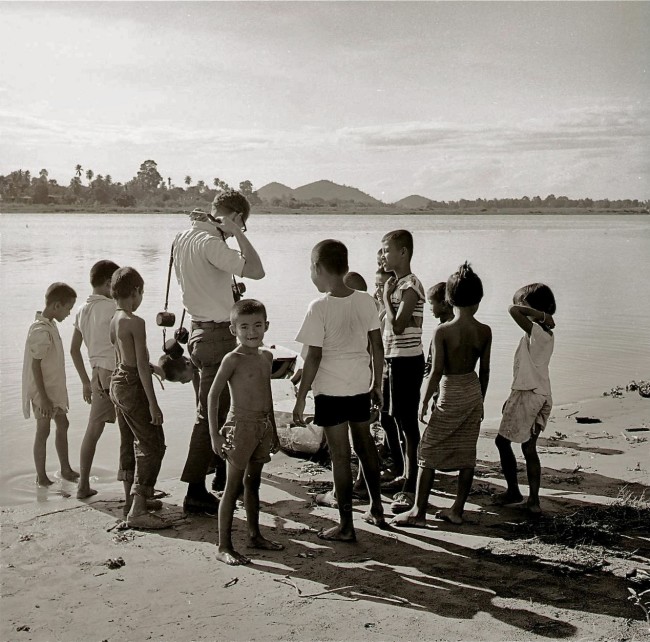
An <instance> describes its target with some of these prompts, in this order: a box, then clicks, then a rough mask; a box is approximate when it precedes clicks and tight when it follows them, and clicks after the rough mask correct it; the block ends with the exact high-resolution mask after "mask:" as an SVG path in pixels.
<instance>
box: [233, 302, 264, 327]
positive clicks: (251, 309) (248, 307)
mask: <svg viewBox="0 0 650 642" xmlns="http://www.w3.org/2000/svg"><path fill="white" fill-rule="evenodd" d="M249 314H261V315H262V316H263V317H264V321H266V306H265V305H264V304H263V303H262V302H261V301H258V300H257V299H240V300H239V301H237V303H235V305H233V306H232V308H230V323H236V321H237V319H238V318H239V317H243V316H246V315H249Z"/></svg>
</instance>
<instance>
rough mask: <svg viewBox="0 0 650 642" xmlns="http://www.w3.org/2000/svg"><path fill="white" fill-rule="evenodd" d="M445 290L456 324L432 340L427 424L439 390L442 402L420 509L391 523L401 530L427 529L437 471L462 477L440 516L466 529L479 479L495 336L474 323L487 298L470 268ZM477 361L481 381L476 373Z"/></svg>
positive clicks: (424, 467) (423, 464)
mask: <svg viewBox="0 0 650 642" xmlns="http://www.w3.org/2000/svg"><path fill="white" fill-rule="evenodd" d="M446 287H447V301H448V302H449V303H450V304H451V305H453V308H454V319H453V320H452V321H449V322H448V323H444V324H441V325H439V326H438V327H437V328H436V330H435V332H434V335H433V372H432V373H431V377H430V378H429V384H428V386H427V389H426V392H425V395H424V399H423V400H422V412H421V415H420V419H421V420H422V421H424V416H425V415H426V414H427V410H428V406H429V402H430V400H431V398H432V397H433V394H434V393H435V392H436V391H437V390H438V389H439V390H440V396H439V398H438V401H437V403H436V404H435V405H434V407H433V410H432V412H431V419H430V421H429V424H428V425H427V427H426V429H425V431H424V434H423V435H422V441H421V442H420V448H419V451H418V458H419V462H418V463H419V466H420V471H419V474H418V486H417V494H416V497H415V506H414V507H413V508H412V509H411V510H410V511H409V512H407V513H403V514H402V515H398V516H397V517H394V518H393V519H392V521H391V524H394V525H396V526H420V527H424V526H425V524H426V512H427V504H428V500H429V493H430V492H431V488H432V487H433V479H434V475H435V469H436V468H437V469H439V470H458V471H459V474H458V490H457V492H456V500H455V501H454V504H453V506H452V507H451V509H449V510H444V511H441V512H440V515H439V516H440V518H441V519H443V520H445V521H448V522H450V523H452V524H457V525H459V524H462V523H463V510H464V508H465V502H466V501H467V497H468V496H469V492H470V490H471V488H472V480H473V479H474V467H475V466H476V442H477V441H478V434H479V430H480V427H481V419H482V418H483V400H484V399H485V393H486V391H487V386H488V379H489V374H490V350H491V346H492V331H491V330H490V327H489V326H487V325H485V324H483V323H479V322H478V321H477V320H476V319H475V318H474V315H475V314H476V311H477V310H478V306H479V302H480V301H481V299H482V298H483V284H482V283H481V279H480V278H479V277H478V275H477V274H475V273H474V271H473V270H472V268H471V267H470V266H469V264H468V263H467V262H465V263H464V264H463V265H461V266H460V268H459V269H458V271H457V272H455V273H454V274H452V275H451V276H450V277H449V279H448V281H447V286H446ZM477 361H480V365H479V374H478V376H477V375H476V372H475V371H474V369H475V367H476V363H477Z"/></svg>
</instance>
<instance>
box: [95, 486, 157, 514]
mask: <svg viewBox="0 0 650 642" xmlns="http://www.w3.org/2000/svg"><path fill="white" fill-rule="evenodd" d="M95 492H96V491H95ZM129 498H130V501H129V500H127V502H126V503H125V504H124V508H123V509H122V512H123V513H124V517H126V516H127V515H128V514H129V513H130V512H131V505H132V504H133V498H132V497H131V496H129ZM162 507H163V503H162V502H161V501H160V500H159V499H151V498H150V497H147V510H148V511H150V510H154V511H155V510H162Z"/></svg>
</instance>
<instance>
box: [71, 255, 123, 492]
mask: <svg viewBox="0 0 650 642" xmlns="http://www.w3.org/2000/svg"><path fill="white" fill-rule="evenodd" d="M118 267H119V265H117V264H115V263H113V261H98V262H97V263H95V265H93V266H92V268H90V284H91V285H92V288H93V293H92V294H91V295H90V296H89V297H88V300H87V301H86V302H85V303H84V304H83V305H82V306H80V308H79V310H78V311H77V315H76V317H75V320H74V332H73V334H72V342H71V343H70V355H71V357H72V362H73V363H74V367H75V368H76V369H77V372H78V373H79V378H80V379H81V385H82V390H83V398H84V401H85V402H86V403H89V404H90V416H89V417H88V426H87V427H86V434H85V435H84V438H83V441H82V442H81V454H80V456H79V472H80V475H79V485H78V487H77V498H78V499H84V498H85V497H91V496H92V495H96V494H97V491H96V490H95V489H93V488H91V487H90V469H91V467H92V464H93V458H94V456H95V449H96V448H97V442H98V441H99V438H100V437H101V436H102V433H103V432H104V424H105V423H107V422H108V423H111V424H112V423H115V406H114V405H113V402H112V401H111V398H110V395H109V387H110V381H111V373H112V372H113V370H114V369H115V350H114V349H113V346H112V345H111V339H110V336H109V327H110V325H111V319H112V318H113V314H115V301H113V299H112V298H111V277H112V276H113V272H115V270H117V269H118ZM82 343H83V344H85V346H86V349H87V350H88V360H89V361H90V366H91V368H92V379H89V378H88V372H87V371H86V366H85V364H84V360H83V356H82V355H81V344H82Z"/></svg>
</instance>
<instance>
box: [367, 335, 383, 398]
mask: <svg viewBox="0 0 650 642" xmlns="http://www.w3.org/2000/svg"><path fill="white" fill-rule="evenodd" d="M368 339H369V340H370V356H371V357H372V384H371V388H370V401H371V403H372V404H373V405H375V406H377V408H379V409H380V410H381V408H382V407H383V405H384V395H383V391H382V384H383V377H384V343H383V341H382V340H381V331H380V330H371V331H370V332H368Z"/></svg>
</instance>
